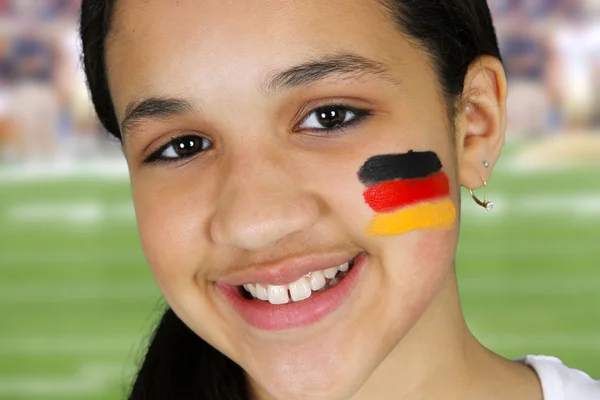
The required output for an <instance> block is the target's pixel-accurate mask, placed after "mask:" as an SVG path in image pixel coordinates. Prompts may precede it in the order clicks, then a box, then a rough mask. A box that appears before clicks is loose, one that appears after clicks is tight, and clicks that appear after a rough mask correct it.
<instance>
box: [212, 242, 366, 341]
mask: <svg viewBox="0 0 600 400" xmlns="http://www.w3.org/2000/svg"><path fill="white" fill-rule="evenodd" d="M366 263H367V256H366V255H365V254H364V253H361V254H360V255H358V256H357V257H356V259H355V261H354V266H353V267H352V269H351V270H350V271H349V272H348V275H346V276H345V277H344V279H342V280H341V281H340V282H339V283H338V284H336V285H335V286H333V287H332V288H329V289H327V290H325V291H323V292H319V293H313V294H312V295H311V296H310V297H309V298H308V299H306V300H302V301H299V302H290V303H288V304H283V305H273V304H271V303H269V302H268V301H262V300H247V299H245V298H244V297H242V295H241V294H240V292H239V289H238V287H237V286H231V285H223V284H219V283H215V287H216V288H217V289H218V290H219V291H220V292H221V293H223V294H224V295H225V298H226V299H227V301H228V302H229V304H231V306H232V307H233V309H234V310H235V311H236V312H237V313H238V314H239V315H240V316H241V317H242V318H243V319H244V321H246V323H247V324H248V325H251V326H253V327H255V328H258V329H261V330H265V331H282V330H287V329H293V328H300V327H303V326H308V325H312V324H315V323H317V322H319V321H321V320H322V319H324V318H325V317H327V316H328V315H329V314H331V313H333V312H334V311H335V310H337V309H338V308H339V307H340V306H341V305H342V304H343V303H344V301H345V300H347V299H348V298H349V297H350V292H351V291H352V289H353V288H354V287H355V286H356V282H357V281H358V278H359V277H360V275H361V273H362V271H363V270H364V268H365V265H366Z"/></svg>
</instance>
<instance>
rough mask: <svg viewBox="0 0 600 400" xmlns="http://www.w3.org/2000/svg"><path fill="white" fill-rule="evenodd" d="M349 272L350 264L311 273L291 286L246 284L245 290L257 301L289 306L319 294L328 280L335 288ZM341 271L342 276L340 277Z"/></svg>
mask: <svg viewBox="0 0 600 400" xmlns="http://www.w3.org/2000/svg"><path fill="white" fill-rule="evenodd" d="M349 270H350V263H349V262H347V263H344V264H342V265H339V266H337V267H332V268H328V269H326V270H324V271H314V272H311V273H310V274H306V275H305V276H303V277H302V278H300V279H298V280H297V281H296V282H294V283H291V284H289V285H260V284H258V283H257V284H246V285H244V289H246V291H247V292H248V293H250V294H251V295H252V297H254V298H256V299H259V300H263V301H268V302H270V303H271V304H274V305H280V304H288V303H289V302H290V301H302V300H306V299H308V298H309V297H310V296H311V295H312V292H313V291H314V292H318V291H320V290H322V289H323V288H324V287H325V286H327V280H328V279H329V280H330V283H329V285H328V287H331V286H334V285H335V284H337V283H338V282H339V281H340V280H342V279H343V277H344V276H345V273H346V272H348V271H349ZM340 271H341V272H342V274H340V277H338V276H337V275H338V272H340ZM290 298H291V299H290Z"/></svg>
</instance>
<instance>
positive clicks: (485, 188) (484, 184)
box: [469, 176, 495, 211]
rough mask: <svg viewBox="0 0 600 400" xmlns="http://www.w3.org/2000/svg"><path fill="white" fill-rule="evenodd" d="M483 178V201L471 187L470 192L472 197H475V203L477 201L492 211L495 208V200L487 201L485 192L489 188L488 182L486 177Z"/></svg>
mask: <svg viewBox="0 0 600 400" xmlns="http://www.w3.org/2000/svg"><path fill="white" fill-rule="evenodd" d="M481 180H482V181H483V188H484V189H483V190H484V191H483V201H481V200H479V199H478V198H477V196H475V193H473V189H469V193H470V194H471V197H472V198H473V200H474V201H475V203H477V205H478V206H481V207H483V208H485V209H486V210H488V211H492V210H493V209H494V205H495V204H494V202H493V201H487V200H486V199H485V193H486V190H487V182H486V180H485V179H483V176H482V177H481Z"/></svg>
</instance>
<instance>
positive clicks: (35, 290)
mask: <svg viewBox="0 0 600 400" xmlns="http://www.w3.org/2000/svg"><path fill="white" fill-rule="evenodd" d="M458 282H459V286H460V291H461V293H463V294H473V295H485V296H496V295H502V296H504V295H518V294H522V295H546V294H553V295H596V296H599V295H600V290H599V288H600V276H598V275H596V276H589V275H586V276H551V277H549V276H542V275H540V276H539V277H535V276H529V277H526V278H518V279H509V278H507V277H505V276H486V277H468V276H467V277H459V279H458ZM158 299H160V292H159V289H158V288H157V286H156V285H155V284H154V283H148V284H120V283H114V284H90V283H70V284H57V285H55V284H51V283H48V284H35V285H34V284H27V285H16V284H13V285H10V286H9V285H2V286H0V303H1V304H2V306H0V309H2V308H3V307H4V306H5V305H7V306H10V307H12V306H14V305H23V304H25V305H26V304H49V303H65V302H73V301H78V302H82V301H91V302H100V303H105V302H109V301H133V302H147V301H150V300H158Z"/></svg>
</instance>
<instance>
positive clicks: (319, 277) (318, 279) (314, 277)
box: [310, 271, 327, 292]
mask: <svg viewBox="0 0 600 400" xmlns="http://www.w3.org/2000/svg"><path fill="white" fill-rule="evenodd" d="M326 283H327V282H325V275H324V274H323V271H315V272H312V273H311V274H310V287H311V288H312V290H314V291H315V292H316V291H317V290H321V289H323V287H324V286H325V284H326Z"/></svg>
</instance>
